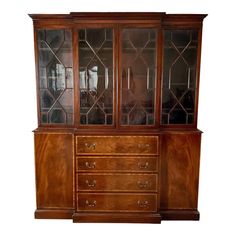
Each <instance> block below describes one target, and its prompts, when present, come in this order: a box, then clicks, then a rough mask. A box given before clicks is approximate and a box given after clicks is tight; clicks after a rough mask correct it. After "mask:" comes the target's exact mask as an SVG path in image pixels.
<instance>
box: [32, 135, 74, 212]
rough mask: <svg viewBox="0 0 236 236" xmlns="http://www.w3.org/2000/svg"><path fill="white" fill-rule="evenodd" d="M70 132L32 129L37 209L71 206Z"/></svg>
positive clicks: (71, 167) (71, 144)
mask: <svg viewBox="0 0 236 236" xmlns="http://www.w3.org/2000/svg"><path fill="white" fill-rule="evenodd" d="M72 142H73V135H72V134H61V133H60V134H56V133H35V168H36V192H37V209H45V208H46V209H48V208H50V209H52V208H53V209H54V208H55V209H72V208H73V143H72Z"/></svg>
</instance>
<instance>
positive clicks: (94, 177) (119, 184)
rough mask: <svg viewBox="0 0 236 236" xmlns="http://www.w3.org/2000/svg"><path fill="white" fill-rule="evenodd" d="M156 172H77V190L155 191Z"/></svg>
mask: <svg viewBox="0 0 236 236" xmlns="http://www.w3.org/2000/svg"><path fill="white" fill-rule="evenodd" d="M157 177H158V175H156V174H77V178H76V180H77V181H76V183H77V184H76V185H77V191H125V192H128V191H136V192H137V191H140V192H142V191H145V192H147V191H149V192H157V183H158V180H157Z"/></svg>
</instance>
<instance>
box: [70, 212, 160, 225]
mask: <svg viewBox="0 0 236 236" xmlns="http://www.w3.org/2000/svg"><path fill="white" fill-rule="evenodd" d="M73 222H74V223H85V222H88V223H101V222H104V223H161V216H160V214H143V213H140V214H136V213H122V214H121V213H74V214H73Z"/></svg>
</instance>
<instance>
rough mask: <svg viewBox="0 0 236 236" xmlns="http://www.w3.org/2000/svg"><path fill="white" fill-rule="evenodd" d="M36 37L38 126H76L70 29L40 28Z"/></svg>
mask: <svg viewBox="0 0 236 236" xmlns="http://www.w3.org/2000/svg"><path fill="white" fill-rule="evenodd" d="M36 36H37V57H38V58H36V60H37V61H38V63H37V64H38V97H39V98H38V100H39V102H38V103H39V104H38V106H39V124H51V125H58V124H68V125H72V124H73V113H74V104H73V103H74V102H73V96H74V95H73V71H72V67H73V63H72V33H71V30H70V29H39V30H36Z"/></svg>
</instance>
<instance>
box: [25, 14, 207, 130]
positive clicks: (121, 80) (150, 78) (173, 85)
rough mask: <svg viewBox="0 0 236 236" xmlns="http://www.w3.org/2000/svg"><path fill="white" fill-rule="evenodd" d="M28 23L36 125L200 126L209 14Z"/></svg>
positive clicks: (66, 17) (64, 17)
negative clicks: (31, 35) (205, 23)
mask: <svg viewBox="0 0 236 236" xmlns="http://www.w3.org/2000/svg"><path fill="white" fill-rule="evenodd" d="M30 16H31V17H32V19H33V22H34V35H35V55H36V57H35V58H36V72H37V73H36V74H37V94H38V121H39V126H50V127H75V128H81V129H83V128H85V129H96V128H98V129H99V128H102V129H103V128H107V129H127V128H129V127H130V129H132V130H138V129H146V128H147V129H150V130H155V129H158V128H159V127H161V128H165V127H183V128H188V127H189V128H196V127H197V109H198V93H199V77H200V76H199V72H200V54H201V37H202V21H203V19H204V17H205V16H206V15H188V14H181V15H177V14H166V13H70V14H59V15H46V14H45V15H44V14H43V15H42V14H38V15H37V14H35V15H30Z"/></svg>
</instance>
